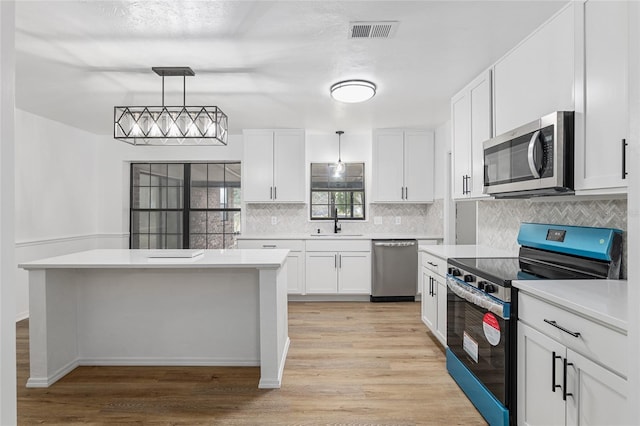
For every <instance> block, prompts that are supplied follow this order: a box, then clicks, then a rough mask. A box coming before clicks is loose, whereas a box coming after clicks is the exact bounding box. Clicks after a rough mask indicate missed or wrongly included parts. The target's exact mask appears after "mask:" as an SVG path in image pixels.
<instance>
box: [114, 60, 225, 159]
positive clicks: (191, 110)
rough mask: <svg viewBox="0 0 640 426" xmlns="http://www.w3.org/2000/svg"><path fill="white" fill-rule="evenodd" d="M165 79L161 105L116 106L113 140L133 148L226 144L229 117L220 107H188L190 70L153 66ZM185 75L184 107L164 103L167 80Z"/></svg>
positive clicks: (183, 87)
mask: <svg viewBox="0 0 640 426" xmlns="http://www.w3.org/2000/svg"><path fill="white" fill-rule="evenodd" d="M151 69H152V70H153V71H154V72H155V73H156V74H158V75H159V76H161V77H162V106H117V107H114V108H113V122H114V127H113V137H114V138H115V139H118V140H121V141H124V142H127V143H130V144H132V145H210V146H219V145H226V144H227V132H228V120H227V115H226V114H225V113H224V112H222V110H221V109H220V108H218V107H217V106H186V77H187V76H194V75H195V73H194V72H193V70H192V69H191V68H189V67H153V68H151ZM165 76H166V77H176V76H182V90H183V91H182V105H181V106H166V105H165V104H164V78H165Z"/></svg>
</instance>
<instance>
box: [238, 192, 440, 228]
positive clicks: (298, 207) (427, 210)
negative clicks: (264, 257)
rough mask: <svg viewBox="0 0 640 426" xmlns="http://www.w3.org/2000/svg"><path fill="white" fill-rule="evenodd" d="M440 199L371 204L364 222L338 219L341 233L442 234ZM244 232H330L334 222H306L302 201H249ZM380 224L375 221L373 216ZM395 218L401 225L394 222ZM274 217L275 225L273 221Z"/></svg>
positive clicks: (306, 210) (306, 215) (305, 208)
mask: <svg viewBox="0 0 640 426" xmlns="http://www.w3.org/2000/svg"><path fill="white" fill-rule="evenodd" d="M443 208H444V202H443V200H435V201H434V202H433V203H432V204H370V205H369V210H368V211H367V212H366V216H367V219H368V220H367V221H364V222H358V221H348V220H345V221H340V223H341V226H342V232H343V233H360V234H372V233H382V234H387V233H394V234H396V233H397V234H415V235H429V236H440V237H441V236H442V235H443V233H444V219H443ZM243 214H245V215H246V221H245V229H244V230H243V233H244V234H299V233H302V234H307V233H313V232H317V229H320V231H321V232H322V233H330V232H333V221H329V220H322V221H313V222H311V221H309V220H308V215H309V212H308V208H307V206H306V205H303V204H248V205H247V206H246V209H245V211H244V212H243ZM376 217H377V218H380V219H381V221H382V223H381V224H379V225H376V224H375V221H374V218H376ZM396 217H400V224H399V225H396V222H395V221H396ZM272 218H275V220H276V224H275V225H274V224H272Z"/></svg>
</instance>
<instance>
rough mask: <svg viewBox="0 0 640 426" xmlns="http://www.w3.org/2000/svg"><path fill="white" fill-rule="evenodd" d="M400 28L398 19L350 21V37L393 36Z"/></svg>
mask: <svg viewBox="0 0 640 426" xmlns="http://www.w3.org/2000/svg"><path fill="white" fill-rule="evenodd" d="M397 29H398V21H353V22H349V38H391V37H393V36H394V34H395V33H396V30H397Z"/></svg>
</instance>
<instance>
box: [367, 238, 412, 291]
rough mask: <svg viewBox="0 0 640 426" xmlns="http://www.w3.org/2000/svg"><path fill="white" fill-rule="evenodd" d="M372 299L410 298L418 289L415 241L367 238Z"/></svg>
mask: <svg viewBox="0 0 640 426" xmlns="http://www.w3.org/2000/svg"><path fill="white" fill-rule="evenodd" d="M371 244H372V246H373V247H372V250H371V251H372V252H373V261H372V262H371V268H372V271H371V272H372V273H371V276H372V279H373V283H372V285H371V301H372V302H405V301H406V302H413V301H414V300H415V297H416V293H417V290H418V242H417V241H416V240H399V239H393V240H371Z"/></svg>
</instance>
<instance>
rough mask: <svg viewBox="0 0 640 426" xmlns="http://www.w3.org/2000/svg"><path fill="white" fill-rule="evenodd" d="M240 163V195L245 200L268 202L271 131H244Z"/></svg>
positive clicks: (271, 150) (271, 173)
mask: <svg viewBox="0 0 640 426" xmlns="http://www.w3.org/2000/svg"><path fill="white" fill-rule="evenodd" d="M243 140H244V161H243V164H242V197H243V199H244V201H245V202H265V201H266V202H269V201H271V200H272V198H273V132H272V131H254V130H251V131H245V132H244V135H243Z"/></svg>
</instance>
